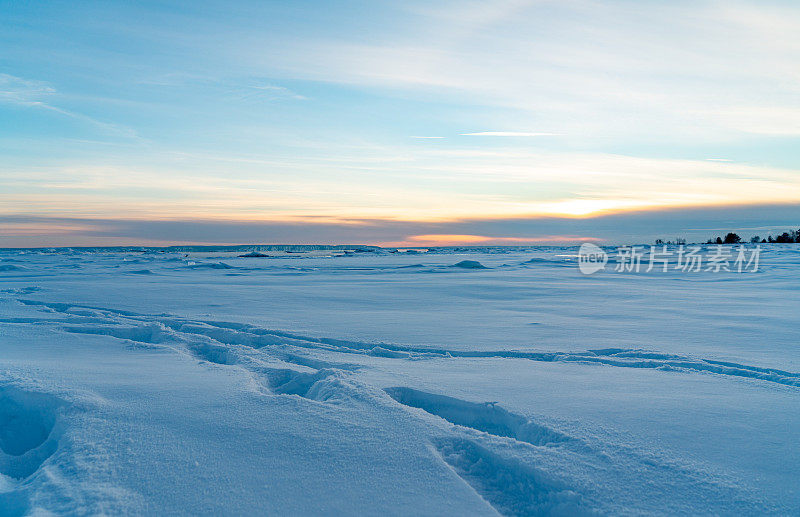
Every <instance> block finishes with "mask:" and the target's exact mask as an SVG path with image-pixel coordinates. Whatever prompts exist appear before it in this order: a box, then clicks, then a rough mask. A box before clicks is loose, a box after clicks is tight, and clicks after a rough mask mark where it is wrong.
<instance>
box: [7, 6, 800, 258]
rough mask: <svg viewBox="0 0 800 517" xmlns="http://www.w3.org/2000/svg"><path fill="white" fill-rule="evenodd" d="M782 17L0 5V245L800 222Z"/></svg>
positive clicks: (794, 87)
mask: <svg viewBox="0 0 800 517" xmlns="http://www.w3.org/2000/svg"><path fill="white" fill-rule="evenodd" d="M798 63H800V4H798V3H797V2H794V1H777V0H766V1H752V2H740V1H736V0H731V1H713V2H710V1H681V0H677V1H669V2H667V1H655V0H653V1H648V0H636V1H634V0H608V1H603V2H595V1H583V0H576V1H572V0H559V1H523V0H502V1H485V0H484V1H470V0H466V1H465V0H460V1H431V0H428V1H417V0H408V1H402V2H397V1H395V2H382V1H377V0H369V1H347V0H343V1H337V2H321V1H310V0H309V1H304V0H299V1H292V2H286V1H282V2H274V1H273V2H270V1H253V2H251V1H225V2H206V1H201V0H195V1H191V2H189V1H187V2H164V1H161V2H148V1H137V2H105V1H103V2H92V1H81V2H20V1H8V0H0V247H16V246H69V245H75V246H78V245H128V244H151V245H159V244H183V243H212V244H221V243H230V244H234V243H278V242H280V243H362V244H384V245H420V246H431V245H436V244H445V245H450V244H523V245H524V244H548V243H576V242H577V243H579V242H582V241H585V240H592V241H595V242H600V243H622V242H649V241H651V240H652V239H653V238H675V237H688V238H689V239H690V240H691V239H693V238H696V239H698V240H703V241H704V240H705V239H706V238H708V237H711V236H715V235H717V234H719V233H720V232H722V231H724V230H738V231H739V232H741V233H743V234H746V235H752V234H765V233H776V232H782V231H785V230H786V229H788V228H795V227H797V226H800V151H798V149H800V66H798Z"/></svg>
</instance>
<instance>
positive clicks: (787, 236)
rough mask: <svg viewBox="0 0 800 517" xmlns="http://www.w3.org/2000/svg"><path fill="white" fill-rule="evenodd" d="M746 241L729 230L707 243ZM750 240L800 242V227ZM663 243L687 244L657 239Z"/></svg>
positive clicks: (679, 240)
mask: <svg viewBox="0 0 800 517" xmlns="http://www.w3.org/2000/svg"><path fill="white" fill-rule="evenodd" d="M742 242H745V241H744V240H743V239H742V238H741V237H739V235H737V234H735V233H733V232H729V233H728V234H727V235H725V237H716V238H714V237H712V238H711V239H708V240H707V241H706V244H740V243H742ZM750 242H751V243H753V244H758V243H762V242H763V243H768V242H774V243H793V242H795V243H800V229H798V230H790V231H788V232H783V233H782V234H780V235H777V236H775V237H773V236H772V235H769V236H768V237H767V238H765V239H762V238H761V237H760V236H758V235H754V236H752V237H750ZM663 244H686V239H680V238H679V239H675V240H674V241H665V240H663V239H656V246H661V245H663Z"/></svg>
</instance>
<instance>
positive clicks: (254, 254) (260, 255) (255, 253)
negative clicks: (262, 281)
mask: <svg viewBox="0 0 800 517" xmlns="http://www.w3.org/2000/svg"><path fill="white" fill-rule="evenodd" d="M238 256H239V257H244V258H253V257H256V258H264V257H269V255H267V254H265V253H259V252H258V251H251V252H250V253H244V254H242V255H238Z"/></svg>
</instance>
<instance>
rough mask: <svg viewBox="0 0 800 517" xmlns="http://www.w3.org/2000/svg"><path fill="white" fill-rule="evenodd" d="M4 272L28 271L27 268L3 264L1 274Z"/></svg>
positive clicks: (0, 267) (0, 269)
mask: <svg viewBox="0 0 800 517" xmlns="http://www.w3.org/2000/svg"><path fill="white" fill-rule="evenodd" d="M2 271H27V268H24V267H22V266H15V265H14V264H2V265H0V272H2Z"/></svg>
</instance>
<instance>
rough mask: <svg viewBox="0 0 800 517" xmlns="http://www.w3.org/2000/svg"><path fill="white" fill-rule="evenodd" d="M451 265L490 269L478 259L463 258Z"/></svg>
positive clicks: (464, 267)
mask: <svg viewBox="0 0 800 517" xmlns="http://www.w3.org/2000/svg"><path fill="white" fill-rule="evenodd" d="M451 267H460V268H462V269H489V268H488V267H486V266H484V265H483V264H481V263H480V262H478V261H477V260H462V261H461V262H457V263H455V264H453V265H452V266H451Z"/></svg>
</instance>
